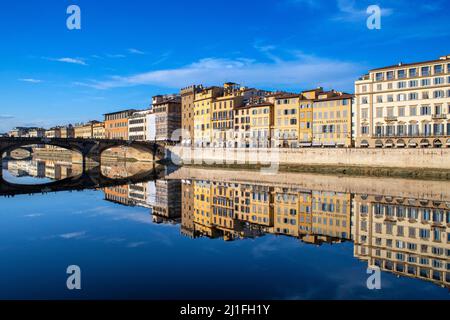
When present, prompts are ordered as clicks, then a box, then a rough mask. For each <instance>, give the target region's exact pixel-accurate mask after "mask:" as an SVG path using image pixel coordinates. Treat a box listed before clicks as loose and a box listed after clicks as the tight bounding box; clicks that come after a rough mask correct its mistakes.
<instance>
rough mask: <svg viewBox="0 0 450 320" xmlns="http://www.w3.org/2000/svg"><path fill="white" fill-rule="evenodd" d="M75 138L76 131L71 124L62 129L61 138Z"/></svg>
mask: <svg viewBox="0 0 450 320" xmlns="http://www.w3.org/2000/svg"><path fill="white" fill-rule="evenodd" d="M74 137H75V129H74V127H73V126H72V125H71V124H69V125H67V126H64V127H61V138H66V139H67V138H74Z"/></svg>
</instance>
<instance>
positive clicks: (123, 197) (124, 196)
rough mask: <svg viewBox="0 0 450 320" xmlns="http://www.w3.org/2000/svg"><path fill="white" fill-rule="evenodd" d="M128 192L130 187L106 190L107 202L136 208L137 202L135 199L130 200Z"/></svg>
mask: <svg viewBox="0 0 450 320" xmlns="http://www.w3.org/2000/svg"><path fill="white" fill-rule="evenodd" d="M128 190H129V186H128V185H124V186H117V187H110V188H105V189H104V193H105V200H107V201H110V202H114V203H118V204H123V205H125V206H134V205H135V202H134V200H133V199H130V197H129V195H128Z"/></svg>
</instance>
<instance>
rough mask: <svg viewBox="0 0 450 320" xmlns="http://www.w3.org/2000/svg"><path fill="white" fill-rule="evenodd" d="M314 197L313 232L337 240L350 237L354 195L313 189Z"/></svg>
mask: <svg viewBox="0 0 450 320" xmlns="http://www.w3.org/2000/svg"><path fill="white" fill-rule="evenodd" d="M312 197H313V199H312V212H313V216H312V233H313V234H317V235H321V236H327V237H330V238H335V239H336V240H335V241H339V239H342V240H346V239H350V238H351V219H350V218H351V214H352V213H351V208H352V201H351V200H352V195H351V194H348V193H336V192H325V191H313V192H312Z"/></svg>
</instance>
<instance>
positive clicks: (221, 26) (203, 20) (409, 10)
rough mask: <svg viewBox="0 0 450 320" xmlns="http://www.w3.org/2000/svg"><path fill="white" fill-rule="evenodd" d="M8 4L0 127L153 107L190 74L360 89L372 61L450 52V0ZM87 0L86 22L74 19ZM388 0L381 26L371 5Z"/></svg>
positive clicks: (1, 29)
mask: <svg viewBox="0 0 450 320" xmlns="http://www.w3.org/2000/svg"><path fill="white" fill-rule="evenodd" d="M224 3H225V2H223V1H214V0H208V1H204V0H198V1H181V0H176V1H173V0H165V1H140V0H128V1H119V0H96V1H92V0H72V1H63V0H59V1H51V0H40V1H23V0H17V1H8V2H5V3H3V4H2V8H1V10H0V35H1V40H2V41H1V49H2V50H0V96H1V98H0V132H4V131H7V130H9V129H11V128H12V127H14V126H19V125H25V126H34V125H36V126H44V127H48V126H51V125H56V124H67V123H77V122H82V121H88V120H91V119H101V118H102V114H103V113H105V112H110V111H116V110H120V109H122V108H145V107H147V106H148V105H149V103H150V99H151V97H152V95H155V94H161V93H170V92H176V91H178V89H179V88H180V87H183V86H187V85H190V84H193V83H203V84H206V85H210V84H220V83H222V82H224V81H234V82H238V83H241V84H242V85H246V86H256V87H260V88H264V89H285V90H289V91H300V90H303V89H309V88H313V87H317V86H324V87H326V88H335V89H337V90H344V91H350V92H352V91H353V81H354V80H355V79H357V77H358V76H360V75H362V74H364V73H365V72H366V71H367V70H368V69H370V68H374V67H380V66H385V65H390V64H395V63H398V62H400V61H403V62H412V61H420V60H431V59H435V58H437V57H439V56H440V55H445V54H450V41H449V40H450V19H448V11H449V9H450V3H449V2H448V1H444V0H441V1H439V0H436V1H429V2H425V1H420V0H396V1H381V0H380V1H365V0H360V1H352V0H278V1H274V0H272V1H269V0H259V1H257V2H256V1H245V0H240V1H235V0H229V1H227V2H226V5H225V4H224ZM71 4H76V5H78V6H79V7H80V8H81V18H82V29H81V30H72V31H70V30H68V29H67V28H66V19H67V17H68V15H67V14H66V9H67V7H68V6H69V5H71ZM371 4H378V5H379V6H380V7H381V8H382V12H383V15H382V21H381V23H382V26H381V30H369V29H368V28H367V27H366V19H367V17H368V15H367V13H366V8H367V7H368V6H369V5H371Z"/></svg>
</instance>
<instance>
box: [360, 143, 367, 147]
mask: <svg viewBox="0 0 450 320" xmlns="http://www.w3.org/2000/svg"><path fill="white" fill-rule="evenodd" d="M360 146H361V147H368V146H369V143H368V142H361V144H360Z"/></svg>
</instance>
